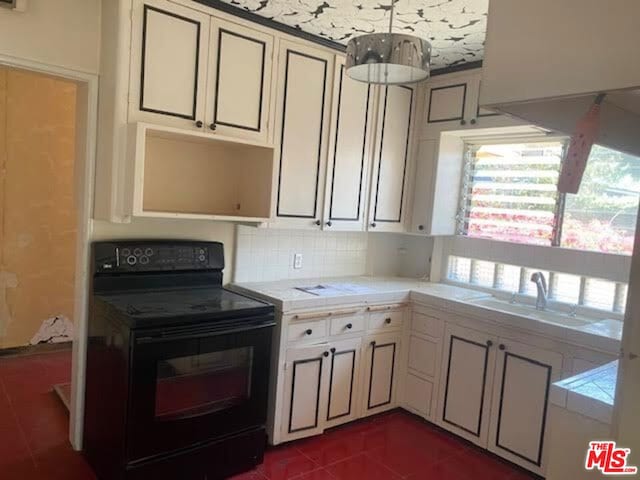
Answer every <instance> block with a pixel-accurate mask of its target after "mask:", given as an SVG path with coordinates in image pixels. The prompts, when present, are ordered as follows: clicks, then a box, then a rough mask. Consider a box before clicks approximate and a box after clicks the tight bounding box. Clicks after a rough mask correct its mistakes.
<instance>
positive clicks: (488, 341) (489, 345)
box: [487, 340, 493, 348]
mask: <svg viewBox="0 0 640 480" xmlns="http://www.w3.org/2000/svg"><path fill="white" fill-rule="evenodd" d="M487 347H489V348H491V347H493V342H492V341H491V340H487Z"/></svg>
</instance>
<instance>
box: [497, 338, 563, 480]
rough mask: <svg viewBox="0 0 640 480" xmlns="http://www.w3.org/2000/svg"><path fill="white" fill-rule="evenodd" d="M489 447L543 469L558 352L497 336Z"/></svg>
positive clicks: (558, 367) (559, 368) (557, 374)
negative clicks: (550, 398) (550, 399)
mask: <svg viewBox="0 0 640 480" xmlns="http://www.w3.org/2000/svg"><path fill="white" fill-rule="evenodd" d="M498 352H499V353H498V356H497V363H496V375H495V380H494V385H493V405H492V408H491V422H490V426H489V431H490V433H489V450H491V451H492V452H494V453H497V454H498V455H500V456H502V457H505V458H506V459H508V460H510V461H512V462H514V463H517V464H519V465H521V466H523V467H525V468H527V469H529V470H532V471H535V472H536V473H543V472H544V463H545V458H544V433H545V426H546V421H547V415H548V406H549V390H550V387H551V384H552V383H553V382H555V381H557V380H559V379H560V376H561V372H562V360H563V357H562V355H561V354H559V353H556V352H550V351H546V350H542V349H539V348H535V347H532V346H529V345H523V344H521V343H517V342H514V341H511V340H504V339H500V340H499V345H498Z"/></svg>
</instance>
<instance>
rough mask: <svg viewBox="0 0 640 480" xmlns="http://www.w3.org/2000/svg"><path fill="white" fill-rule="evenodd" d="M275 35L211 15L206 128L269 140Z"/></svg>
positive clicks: (252, 138) (226, 133) (222, 132)
mask: <svg viewBox="0 0 640 480" xmlns="http://www.w3.org/2000/svg"><path fill="white" fill-rule="evenodd" d="M272 56H273V37H271V36H270V35H267V34H265V33H262V32H259V31H257V30H253V29H250V28H245V27H242V26H240V25H236V24H234V23H230V22H224V21H222V20H219V19H217V18H212V19H211V48H210V55H209V81H208V90H207V92H208V93H207V128H208V129H209V130H211V131H215V132H218V133H220V134H221V135H229V136H239V137H246V138H248V139H251V140H256V141H262V142H267V141H268V140H270V139H269V138H268V132H269V100H270V92H271V65H272V61H271V59H272Z"/></svg>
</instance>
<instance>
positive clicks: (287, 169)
mask: <svg viewBox="0 0 640 480" xmlns="http://www.w3.org/2000/svg"><path fill="white" fill-rule="evenodd" d="M279 65H280V74H279V82H278V83H279V94H278V119H277V126H278V128H279V135H280V151H279V155H278V176H277V187H276V189H275V190H276V195H277V198H276V212H275V217H276V222H277V223H279V224H281V225H283V226H289V227H301V228H305V227H306V228H316V229H319V228H320V225H321V224H322V220H321V219H322V204H323V197H324V195H323V193H324V179H325V170H326V153H327V139H328V120H329V111H330V98H331V97H330V95H331V83H332V82H331V78H330V72H331V71H332V66H333V55H330V54H327V53H326V52H324V51H322V50H317V49H314V48H310V47H306V46H303V45H299V44H296V43H288V42H281V44H280V52H279Z"/></svg>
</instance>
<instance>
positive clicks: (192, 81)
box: [130, 0, 209, 128]
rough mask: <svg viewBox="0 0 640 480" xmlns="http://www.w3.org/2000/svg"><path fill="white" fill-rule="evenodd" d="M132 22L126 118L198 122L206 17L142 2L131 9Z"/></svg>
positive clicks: (167, 5)
mask: <svg viewBox="0 0 640 480" xmlns="http://www.w3.org/2000/svg"><path fill="white" fill-rule="evenodd" d="M132 22H133V38H132V49H133V50H132V69H131V90H132V91H131V98H130V102H131V105H130V113H131V115H130V116H131V120H145V119H146V120H149V119H155V120H160V121H161V122H162V123H170V124H174V125H180V126H185V125H189V126H191V125H193V124H194V123H195V122H194V121H195V120H203V116H204V105H203V103H204V102H203V101H202V99H203V98H204V96H203V91H204V82H205V79H206V74H207V67H206V61H207V53H208V45H207V40H208V38H209V17H208V16H207V15H204V14H199V13H197V12H194V11H192V10H190V9H187V8H183V7H180V6H178V5H175V4H171V3H169V2H165V1H160V0H146V1H145V2H140V3H137V4H136V5H135V7H134V15H133V20H132ZM171 118H173V120H171ZM186 121H188V122H186ZM194 128H195V127H194Z"/></svg>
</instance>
